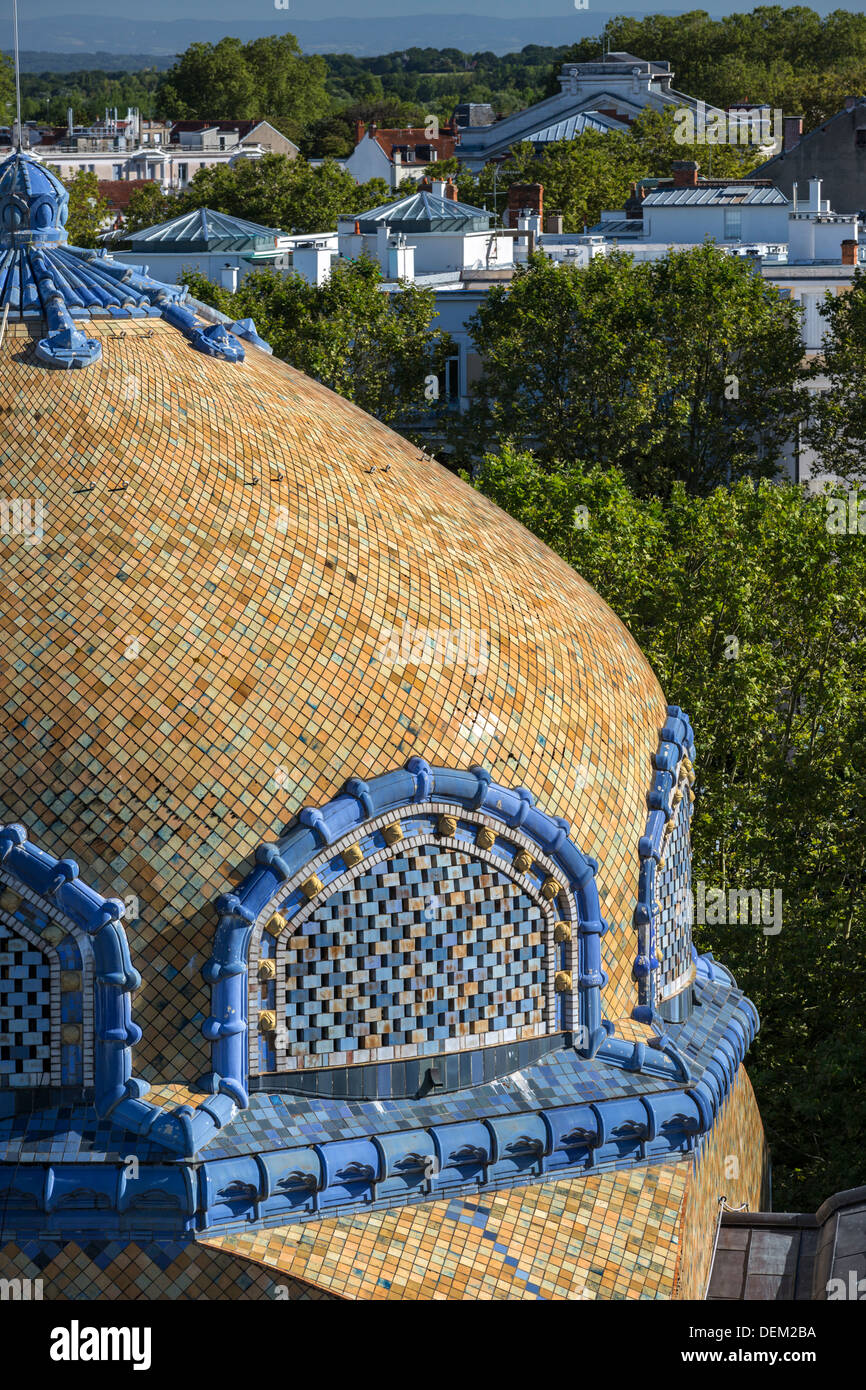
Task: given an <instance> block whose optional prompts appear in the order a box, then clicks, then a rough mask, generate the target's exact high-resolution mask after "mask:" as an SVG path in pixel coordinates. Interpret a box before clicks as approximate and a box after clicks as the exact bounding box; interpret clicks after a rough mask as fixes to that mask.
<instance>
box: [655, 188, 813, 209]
mask: <svg viewBox="0 0 866 1390" xmlns="http://www.w3.org/2000/svg"><path fill="white" fill-rule="evenodd" d="M787 202H788V199H787V198H786V197H785V195H784V193H782V191H781V190H780V189H778V188H775V187H769V188H768V187H766V186H764V187H762V186H761V185H755V184H742V183H731V184H728V185H727V186H726V187H724V188H723V187H719V186H718V185H716V186H714V187H711V188H706V187H701V186H700V185H699V186H698V187H697V188H661V189H658V191H657V192H655V193H648V194H647V196H646V197H645V198H644V203H643V205H644V207H652V208H660V207H675V206H689V207H695V206H701V207H743V206H744V205H746V204H749V205H751V204H755V203H764V204H772V205H778V206H782V205H783V204H786V203H787Z"/></svg>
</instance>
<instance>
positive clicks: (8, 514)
mask: <svg viewBox="0 0 866 1390" xmlns="http://www.w3.org/2000/svg"><path fill="white" fill-rule="evenodd" d="M44 535H45V503H44V501H43V499H42V498H41V497H0V536H23V537H24V544H25V545H38V544H39V542H40V541H41V540H42V537H43V536H44Z"/></svg>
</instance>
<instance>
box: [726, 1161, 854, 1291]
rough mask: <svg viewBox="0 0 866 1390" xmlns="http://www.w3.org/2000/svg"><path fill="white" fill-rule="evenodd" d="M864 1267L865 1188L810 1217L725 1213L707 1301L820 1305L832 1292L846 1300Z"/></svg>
mask: <svg viewBox="0 0 866 1390" xmlns="http://www.w3.org/2000/svg"><path fill="white" fill-rule="evenodd" d="M864 1262H866V1187H853V1188H849V1189H848V1190H847V1191H845V1192H837V1193H836V1194H835V1195H834V1196H833V1197H828V1199H827V1201H826V1202H824V1203H823V1205H822V1206H820V1207H819V1208H818V1211H817V1212H816V1214H815V1215H814V1216H810V1215H801V1214H799V1213H792V1212H740V1211H726V1212H724V1214H723V1216H722V1224H721V1227H720V1228H719V1239H718V1244H717V1247H716V1252H715V1258H714V1260H713V1267H712V1270H711V1273H710V1281H709V1287H708V1291H707V1299H708V1300H709V1301H710V1302H719V1301H725V1302H730V1301H738V1300H745V1301H752V1300H756V1301H757V1300H760V1301H761V1302H770V1303H779V1302H791V1301H795V1302H798V1303H801V1302H811V1301H813V1300H815V1301H817V1300H824V1299H826V1298H827V1297H828V1293H829V1292H835V1295H836V1297H837V1298H840V1297H841V1298H850V1297H852V1294H851V1292H850V1286H851V1283H852V1282H853V1284H854V1287H855V1288H856V1285H857V1281H858V1280H859V1279H860V1278H861V1277H862V1274H863V1268H864ZM831 1280H839V1281H841V1285H836V1286H832V1285H830V1281H831ZM828 1285H830V1288H829V1289H828ZM840 1287H841V1289H842V1290H844V1292H840ZM853 1296H854V1297H857V1294H856V1293H855V1294H854V1295H853Z"/></svg>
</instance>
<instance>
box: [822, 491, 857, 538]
mask: <svg viewBox="0 0 866 1390" xmlns="http://www.w3.org/2000/svg"><path fill="white" fill-rule="evenodd" d="M825 502H826V506H827V518H826V520H825V522H824V525H825V527H826V528H827V531H828V533H829V534H830V535H831V536H866V490H864V491H863V493H862V495H861V493H860V490H859V489H858V488H856V487H852V488H849V489H848V494H847V496H846V497H839V496H835V497H827V498H825Z"/></svg>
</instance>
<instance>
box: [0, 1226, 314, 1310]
mask: <svg viewBox="0 0 866 1390" xmlns="http://www.w3.org/2000/svg"><path fill="white" fill-rule="evenodd" d="M0 1273H2V1277H3V1278H4V1279H15V1278H18V1279H29V1280H31V1285H30V1288H29V1290H28V1292H29V1294H30V1297H31V1298H33V1297H37V1296H38V1295H39V1294H40V1293H41V1297H42V1300H43V1301H45V1302H47V1301H49V1300H54V1299H58V1300H66V1299H87V1300H92V1299H110V1300H112V1301H113V1300H116V1299H117V1300H131V1299H135V1300H139V1299H172V1300H177V1299H195V1300H197V1301H201V1300H204V1299H231V1300H232V1301H233V1302H234V1301H237V1300H239V1299H240V1300H248V1299H261V1298H266V1299H274V1298H280V1299H285V1300H287V1301H289V1302H296V1301H301V1302H304V1301H310V1300H320V1299H325V1300H331V1299H334V1298H335V1297H337V1295H335V1294H332V1293H329V1292H328V1291H327V1290H325V1289H319V1288H315V1287H313V1286H312V1285H310V1284H305V1283H303V1282H301V1281H300V1280H298V1279H293V1278H291V1277H287V1276H285V1275H282V1274H281V1275H280V1276H279V1284H280V1291H279V1293H277V1291H276V1283H277V1280H276V1279H275V1277H274V1274H273V1272H272V1271H270V1270H266V1269H263V1268H261V1267H257V1266H256V1265H254V1264H251V1263H250V1262H249V1261H248V1260H245V1259H236V1258H234V1257H233V1256H232V1255H231V1254H230V1253H228V1252H223V1251H219V1250H205V1249H203V1248H202V1246H200V1245H196V1244H194V1243H192V1242H190V1241H157V1240H152V1241H146V1242H140V1243H139V1242H136V1241H129V1242H126V1241H123V1240H92V1241H87V1242H86V1244H84V1245H77V1244H76V1243H75V1242H74V1241H64V1242H58V1241H51V1240H44V1239H42V1240H39V1241H22V1242H21V1243H20V1244H15V1243H12V1242H9V1243H8V1244H6V1245H0ZM34 1280H41V1281H42V1286H41V1289H39V1290H36V1289H35V1288H34V1285H33V1282H32V1281H34ZM22 1292H23V1290H22Z"/></svg>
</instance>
